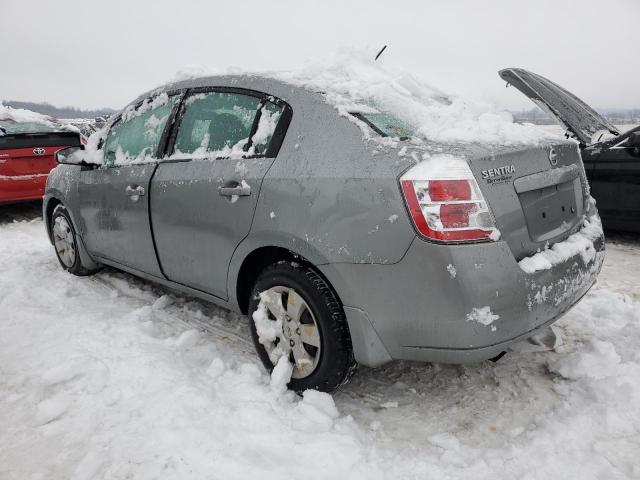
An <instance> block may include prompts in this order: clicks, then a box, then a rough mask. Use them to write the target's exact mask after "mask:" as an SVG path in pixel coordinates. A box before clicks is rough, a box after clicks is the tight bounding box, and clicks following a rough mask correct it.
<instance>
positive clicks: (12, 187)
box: [0, 173, 48, 203]
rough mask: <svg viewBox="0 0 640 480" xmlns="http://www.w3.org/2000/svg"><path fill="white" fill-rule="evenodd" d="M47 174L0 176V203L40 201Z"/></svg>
mask: <svg viewBox="0 0 640 480" xmlns="http://www.w3.org/2000/svg"><path fill="white" fill-rule="evenodd" d="M47 176H48V174H46V173H45V174H37V175H18V176H2V175H0V203H15V202H23V201H25V202H26V201H30V200H42V196H43V195H44V189H45V185H46V184H47Z"/></svg>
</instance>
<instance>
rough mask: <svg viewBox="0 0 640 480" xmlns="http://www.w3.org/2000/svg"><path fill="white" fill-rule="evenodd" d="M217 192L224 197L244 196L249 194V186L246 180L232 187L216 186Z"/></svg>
mask: <svg viewBox="0 0 640 480" xmlns="http://www.w3.org/2000/svg"><path fill="white" fill-rule="evenodd" d="M218 193H219V194H220V195H222V196H224V197H233V196H234V195H237V196H238V197H246V196H248V195H251V187H250V186H249V185H247V183H246V182H244V181H243V182H242V183H240V184H237V185H235V186H233V187H218Z"/></svg>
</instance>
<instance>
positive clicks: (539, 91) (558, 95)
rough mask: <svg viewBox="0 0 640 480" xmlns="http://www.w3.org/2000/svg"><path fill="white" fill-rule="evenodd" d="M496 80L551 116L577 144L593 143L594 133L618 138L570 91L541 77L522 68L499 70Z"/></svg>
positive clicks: (616, 133)
mask: <svg viewBox="0 0 640 480" xmlns="http://www.w3.org/2000/svg"><path fill="white" fill-rule="evenodd" d="M499 75H500V77H501V78H502V79H503V80H505V81H506V82H507V83H508V84H509V85H513V86H514V87H516V88H517V89H518V90H520V91H521V92H522V93H524V94H525V95H526V96H527V97H529V98H530V99H531V100H532V101H533V102H534V103H535V104H536V105H538V106H539V107H540V108H542V109H543V110H545V111H546V112H548V113H549V114H551V115H553V116H554V117H555V118H556V119H557V120H558V121H559V122H560V124H561V125H563V127H564V128H565V129H566V130H567V131H568V132H569V133H570V134H571V135H572V136H574V137H575V138H576V139H577V140H578V141H579V142H580V143H582V144H583V145H590V144H591V143H594V142H595V141H597V140H595V139H594V136H595V135H596V133H602V132H603V131H604V132H608V133H611V134H613V135H619V134H620V131H619V130H618V129H617V128H616V127H614V126H613V125H611V123H609V122H608V121H607V120H606V119H605V118H604V117H602V115H600V114H599V113H598V112H596V111H595V110H593V109H592V108H591V107H590V106H589V105H587V104H586V103H584V102H583V101H582V100H580V99H579V98H578V97H576V96H575V95H574V94H572V93H571V92H568V91H567V90H565V89H564V88H562V87H561V86H560V85H558V84H556V83H553V82H552V81H551V80H547V79H546V78H544V77H543V76H541V75H538V74H535V73H533V72H529V71H527V70H524V69H522V68H506V69H504V70H500V72H499Z"/></svg>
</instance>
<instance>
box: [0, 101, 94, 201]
mask: <svg viewBox="0 0 640 480" xmlns="http://www.w3.org/2000/svg"><path fill="white" fill-rule="evenodd" d="M81 143H83V144H84V143H86V139H85V138H84V137H83V136H82V134H81V133H80V132H79V131H78V130H77V129H75V128H74V127H71V126H69V125H64V124H62V123H60V122H58V121H57V120H56V119H55V118H52V117H48V116H45V115H40V114H38V113H35V112H30V111H28V110H22V109H13V108H7V107H3V106H2V105H0V204H2V203H14V202H22V201H28V200H40V199H41V198H42V196H43V195H44V188H45V184H46V183H47V176H48V175H49V172H50V171H51V170H52V169H53V168H54V167H55V166H56V165H57V164H56V161H55V159H54V155H55V152H57V151H58V150H60V149H61V148H65V147H70V146H76V145H80V144H81Z"/></svg>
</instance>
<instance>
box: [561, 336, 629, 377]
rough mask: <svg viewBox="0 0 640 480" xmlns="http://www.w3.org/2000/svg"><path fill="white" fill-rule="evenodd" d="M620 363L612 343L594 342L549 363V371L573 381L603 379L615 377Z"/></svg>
mask: <svg viewBox="0 0 640 480" xmlns="http://www.w3.org/2000/svg"><path fill="white" fill-rule="evenodd" d="M619 363H620V355H618V353H617V352H616V349H615V347H614V346H613V344H612V343H611V342H604V341H599V340H593V341H591V342H589V344H588V345H587V346H586V347H585V348H583V349H581V350H578V351H577V352H575V353H572V354H570V355H564V356H561V357H559V358H557V359H556V360H554V361H551V362H549V370H550V371H552V372H555V373H558V374H559V375H562V376H563V377H564V378H568V379H572V380H576V379H578V378H583V377H589V378H595V379H601V378H606V377H610V376H612V375H615V373H616V372H617V366H618V364H619Z"/></svg>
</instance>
